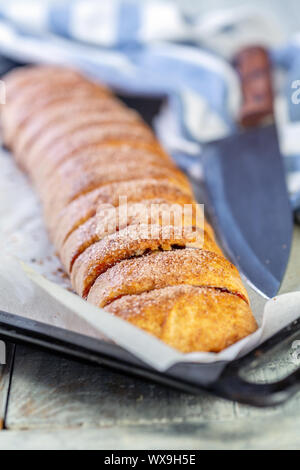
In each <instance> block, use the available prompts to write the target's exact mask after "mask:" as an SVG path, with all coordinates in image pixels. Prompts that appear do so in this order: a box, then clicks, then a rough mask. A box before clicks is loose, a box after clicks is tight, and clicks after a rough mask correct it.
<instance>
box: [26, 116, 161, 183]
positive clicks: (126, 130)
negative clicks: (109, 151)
mask: <svg viewBox="0 0 300 470" xmlns="http://www.w3.org/2000/svg"><path fill="white" fill-rule="evenodd" d="M99 143H103V144H111V145H114V144H117V145H120V144H124V143H129V144H133V145H135V146H136V147H138V148H145V149H149V150H151V149H154V151H156V150H157V151H158V150H159V149H160V146H159V145H158V144H157V141H156V140H155V137H154V135H153V133H152V132H151V131H150V130H149V129H147V128H146V127H145V125H144V124H127V123H123V124H121V123H120V124H103V125H102V126H101V127H100V126H97V125H94V126H91V127H89V128H88V129H82V130H79V131H76V132H74V133H70V134H69V135H68V136H66V138H65V139H64V140H63V141H59V142H57V143H56V144H54V145H53V146H52V147H51V149H48V150H47V151H46V152H44V153H43V156H42V158H41V155H40V154H39V153H37V154H36V153H30V156H29V157H28V162H29V163H28V165H29V167H30V169H31V173H32V176H33V178H34V180H36V181H37V182H38V181H40V180H41V178H43V179H44V178H48V177H49V176H50V175H51V174H53V172H54V171H55V169H56V168H58V167H59V165H61V164H62V163H63V162H64V161H66V160H67V159H68V158H71V157H72V156H73V155H74V153H75V152H76V151H78V150H81V149H84V148H88V147H89V146H91V145H95V144H99Z"/></svg>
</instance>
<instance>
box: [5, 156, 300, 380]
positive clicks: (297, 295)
mask: <svg viewBox="0 0 300 470" xmlns="http://www.w3.org/2000/svg"><path fill="white" fill-rule="evenodd" d="M0 169H1V171H0V188H1V189H0V247H1V250H0V309H1V310H2V311H5V312H8V313H12V314H15V315H20V316H23V317H26V318H29V319H34V320H37V321H40V322H43V323H47V324H50V325H52V326H58V327H60V328H64V329H67V330H71V331H75V332H78V333H81V334H84V335H87V336H91V337H93V338H99V339H106V340H107V341H113V342H115V343H117V344H119V345H120V346H122V347H123V348H125V349H126V350H128V351H129V352H130V353H132V354H134V355H135V356H137V357H138V358H139V359H141V360H143V361H144V362H145V363H147V364H148V365H150V366H152V367H153V368H155V369H157V370H159V371H166V370H167V369H169V368H170V367H171V366H174V365H175V364H178V363H186V362H188V363H199V364H205V365H206V367H203V368H201V367H199V373H200V374H203V377H201V378H200V380H201V381H202V383H203V384H205V382H206V381H208V376H210V377H211V376H212V375H215V374H214V372H216V373H217V374H219V373H221V371H222V368H223V365H225V363H226V362H227V361H232V360H234V359H236V358H238V357H241V356H242V355H244V354H246V353H247V352H249V351H250V350H251V349H253V348H254V347H256V346H258V345H259V344H260V343H262V342H263V341H264V340H266V339H267V338H269V337H270V336H272V335H273V334H275V333H276V332H277V331H279V330H280V329H281V328H283V327H284V326H286V325H288V324H290V323H291V322H293V321H294V320H296V319H297V318H298V317H299V316H300V292H294V293H290V294H285V295H281V296H279V297H277V298H275V299H273V300H270V301H267V300H266V299H264V298H263V297H261V296H260V295H259V294H257V293H256V292H255V291H254V290H253V289H251V287H249V295H250V298H251V301H252V308H253V311H254V315H255V317H256V319H257V321H258V324H259V329H258V331H256V332H255V333H254V334H253V335H251V336H249V337H248V338H245V339H244V340H242V341H240V342H239V343H237V344H235V345H233V346H231V347H230V348H228V349H226V350H225V351H223V352H222V353H219V354H213V353H193V354H181V353H180V352H178V351H175V350H174V349H172V348H170V347H168V346H167V345H165V344H164V343H162V342H161V341H159V340H158V339H156V338H155V337H152V336H151V335H148V334H147V333H145V332H143V331H142V330H140V329H138V328H136V327H134V326H133V325H131V324H129V323H127V322H125V321H123V320H121V319H119V318H117V317H114V316H112V315H111V314H109V313H108V312H106V311H104V310H102V309H99V308H97V307H95V306H93V305H90V304H88V303H87V302H86V301H84V300H83V299H81V298H80V297H79V296H77V295H75V294H73V293H72V292H71V289H70V284H69V280H68V278H67V277H66V276H65V274H64V273H63V270H62V268H61V265H60V262H59V260H58V258H57V257H56V255H55V251H54V248H53V246H52V245H51V243H50V242H49V239H48V237H47V234H46V231H45V228H44V223H43V219H42V215H41V207H40V205H39V202H38V199H37V197H36V195H35V194H34V191H33V189H32V187H31V185H30V183H29V181H28V180H27V178H26V176H24V175H23V174H22V173H21V171H20V170H19V169H18V168H17V167H16V165H15V162H14V160H13V158H12V157H11V155H10V154H9V153H8V152H5V151H4V150H2V151H0ZM299 232H300V230H299V231H298V232H296V240H295V243H294V247H293V253H292V256H291V265H290V267H289V270H288V273H287V282H286V283H285V284H286V286H285V287H284V289H285V290H286V291H288V290H291V289H293V290H297V289H299V290H300V261H299V259H300V258H299V255H300V233H299ZM296 258H298V261H297V259H296ZM297 283H298V285H297ZM222 364H223V365H222ZM208 365H209V367H210V369H211V370H210V372H209V373H208V369H207V367H208ZM214 369H215V371H214ZM197 375H198V371H197ZM198 379H199V377H198Z"/></svg>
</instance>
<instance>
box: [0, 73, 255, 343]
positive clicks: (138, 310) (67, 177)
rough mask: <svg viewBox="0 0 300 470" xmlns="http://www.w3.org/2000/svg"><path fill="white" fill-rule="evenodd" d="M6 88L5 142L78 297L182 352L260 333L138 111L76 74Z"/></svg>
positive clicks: (44, 76)
mask: <svg viewBox="0 0 300 470" xmlns="http://www.w3.org/2000/svg"><path fill="white" fill-rule="evenodd" d="M5 82H6V90H7V104H6V105H5V106H2V107H1V110H0V114H1V125H2V128H3V135H4V140H5V143H6V145H7V146H9V148H11V149H12V150H13V151H14V153H15V156H16V160H17V162H18V163H19V165H20V166H21V167H22V168H23V169H25V171H26V172H27V173H28V175H29V176H30V178H31V180H32V181H33V182H34V184H35V186H36V188H37V190H38V192H39V194H40V196H41V199H42V203H43V206H44V215H45V220H46V223H47V226H48V229H49V232H50V236H51V238H52V240H53V241H54V243H55V246H56V248H57V249H58V251H59V254H60V257H61V259H62V261H63V263H64V264H65V267H66V270H67V271H69V272H71V281H72V284H73V287H74V289H75V290H76V292H77V293H78V294H80V295H81V296H83V297H84V298H86V297H87V298H88V301H89V302H91V303H93V304H95V305H98V306H102V307H104V308H105V309H107V311H109V312H111V313H112V314H114V315H117V316H119V317H121V318H124V319H126V320H128V321H130V322H131V323H133V324H134V325H136V326H139V327H140V328H143V329H144V330H146V331H148V332H149V333H151V334H155V335H156V336H157V337H158V338H160V339H161V340H163V341H165V342H166V343H167V344H169V345H170V346H172V347H174V348H177V349H178V350H180V351H183V352H192V351H212V352H219V351H221V350H222V349H224V348H226V347H227V346H230V345H231V344H233V343H234V342H236V341H238V340H239V339H242V338H244V337H245V336H246V335H247V334H250V333H252V332H253V331H255V329H256V323H255V320H254V318H253V316H252V314H251V310H250V307H249V299H248V296H247V292H246V290H245V288H244V286H243V284H242V282H241V279H240V276H239V274H238V272H237V270H236V268H235V267H234V266H233V265H232V264H231V263H229V262H228V261H227V260H226V259H225V258H224V257H223V255H222V253H221V250H220V248H219V247H218V245H217V243H216V241H215V237H214V232H213V229H212V228H211V226H210V225H209V224H208V223H207V222H206V221H204V220H203V210H202V208H199V207H198V206H197V205H196V203H195V201H194V199H193V194H192V190H191V187H190V184H189V182H188V180H187V178H186V177H185V176H184V175H183V174H182V173H181V172H180V171H179V170H178V169H177V168H176V167H175V165H174V164H173V162H172V160H171V159H170V158H169V156H168V155H167V154H166V152H165V151H164V150H163V149H162V147H161V146H160V144H159V142H158V141H157V139H156V138H155V136H154V134H153V132H152V131H151V130H150V129H149V128H148V127H147V126H146V124H145V123H144V122H143V121H142V120H141V118H140V117H139V116H138V115H137V114H136V113H135V112H132V111H130V110H128V109H127V108H126V106H125V105H124V104H123V103H121V102H120V101H119V100H118V99H117V98H115V97H113V96H112V94H111V92H110V91H109V90H107V89H106V88H105V87H103V86H101V85H100V86H99V85H97V84H95V83H94V82H93V81H91V80H88V79H86V78H84V77H83V76H82V75H81V74H80V73H78V72H77V71H76V70H71V69H67V68H63V67H57V66H41V67H26V68H22V69H20V70H18V71H14V72H12V73H10V74H8V75H7V76H6V78H5ZM125 198H127V199H125ZM187 204H188V205H189V210H188V209H187V207H186V205H187ZM104 205H105V207H104ZM104 209H105V210H104ZM124 209H126V210H124ZM141 209H142V210H141ZM182 209H183V210H184V212H183V214H182ZM186 211H187V212H186ZM99 314H100V312H99Z"/></svg>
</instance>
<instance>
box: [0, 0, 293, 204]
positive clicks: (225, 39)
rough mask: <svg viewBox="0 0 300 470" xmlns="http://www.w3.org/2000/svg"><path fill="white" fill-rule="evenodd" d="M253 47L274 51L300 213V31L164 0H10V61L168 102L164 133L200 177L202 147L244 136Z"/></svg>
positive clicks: (2, 46) (2, 25)
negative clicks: (247, 67)
mask: <svg viewBox="0 0 300 470" xmlns="http://www.w3.org/2000/svg"><path fill="white" fill-rule="evenodd" d="M247 44H261V45H265V46H267V47H268V48H269V49H270V51H271V56H272V59H273V62H274V66H275V69H276V70H277V74H276V75H277V80H276V82H277V85H276V86H277V97H276V109H277V122H278V127H279V130H280V140H281V146H282V151H283V154H284V157H285V159H284V161H285V166H286V170H287V181H288V187H289V191H290V194H291V201H292V204H293V206H294V208H295V209H300V92H299V90H300V34H299V35H295V36H294V37H292V38H289V39H288V40H287V39H286V37H285V34H284V32H283V31H282V29H281V27H280V25H279V24H278V23H277V21H276V19H275V18H271V17H270V13H269V12H266V13H265V14H264V13H263V12H262V11H261V9H260V10H259V11H258V10H255V9H248V8H247V9H245V8H241V9H235V10H234V11H231V10H227V11H219V12H214V13H212V14H209V15H206V16H201V17H200V18H197V17H188V16H187V15H185V14H183V12H181V11H180V9H178V8H177V7H176V5H175V4H174V3H172V2H166V1H156V0H153V1H147V2H144V1H138V0H101V2H99V1H98V0H54V1H53V0H10V1H9V2H7V1H4V0H2V1H0V53H1V54H2V55H3V56H6V57H10V58H12V59H14V60H18V61H21V62H45V63H61V64H71V65H75V66H76V67H79V68H80V69H82V70H83V71H84V72H86V73H87V74H89V75H91V76H92V77H94V78H99V79H101V81H104V82H105V83H107V84H108V85H110V86H111V87H113V88H114V89H115V90H117V91H119V92H126V93H133V94H135V95H136V94H139V95H141V96H164V97H166V98H167V99H166V104H165V106H164V107H163V109H162V111H161V113H160V115H159V116H158V118H157V119H156V131H157V133H158V136H159V138H160V139H161V141H162V143H163V144H164V145H165V147H166V148H167V149H168V150H169V152H170V153H171V154H172V155H173V157H174V158H175V159H176V160H177V163H178V164H179V165H180V166H181V167H182V168H183V169H185V170H186V171H187V172H189V173H191V174H193V175H194V176H199V177H200V176H201V171H199V170H200V167H199V162H200V161H201V159H199V158H197V157H199V156H200V155H201V147H202V145H203V144H205V143H206V142H209V141H211V140H216V139H218V138H221V137H224V136H227V135H229V134H230V133H232V132H234V131H235V130H236V127H235V122H236V118H237V115H238V111H239V109H240V105H241V93H240V85H239V79H238V77H237V75H236V73H235V71H234V69H233V68H232V66H231V59H232V57H233V55H234V53H235V52H237V50H238V49H239V48H241V47H242V46H244V45H247Z"/></svg>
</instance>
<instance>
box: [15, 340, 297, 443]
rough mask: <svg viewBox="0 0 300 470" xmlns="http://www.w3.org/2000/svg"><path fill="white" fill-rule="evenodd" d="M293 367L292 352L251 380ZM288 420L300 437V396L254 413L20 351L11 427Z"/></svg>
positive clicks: (271, 377)
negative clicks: (293, 420) (287, 417)
mask: <svg viewBox="0 0 300 470" xmlns="http://www.w3.org/2000/svg"><path fill="white" fill-rule="evenodd" d="M299 337H300V336H299ZM292 366H293V361H292V356H291V352H290V350H289V349H287V351H286V354H282V353H280V354H278V357H276V356H274V357H272V360H271V362H270V363H268V364H266V365H264V366H263V367H262V368H261V369H258V370H256V371H255V372H254V373H252V376H251V379H253V380H258V381H260V382H265V381H271V380H275V379H278V378H280V377H281V376H283V375H285V373H286V371H287V370H288V369H291V367H292ZM289 414H291V415H293V417H294V416H295V426H298V435H299V436H300V394H298V395H297V396H296V397H295V398H294V399H292V400H290V401H289V402H288V403H287V404H286V405H284V406H282V407H279V408H272V409H267V410H259V409H252V408H250V407H246V406H240V405H238V404H236V403H231V402H227V401H224V400H220V399H216V398H214V397H211V396H209V395H207V394H205V393H203V394H201V395H200V396H197V397H196V396H191V395H187V394H184V393H179V392H176V391H173V390H169V389H167V388H164V387H162V386H159V385H155V384H151V383H147V382H144V381H143V380H140V379H136V378H129V377H124V376H122V375H120V374H116V373H114V372H111V371H108V370H106V369H102V368H100V367H94V366H90V365H85V364H80V363H77V362H75V361H71V360H67V359H63V358H59V357H56V356H53V355H51V354H48V353H44V352H39V351H37V350H35V349H33V348H29V347H23V346H18V347H17V353H16V359H15V367H14V374H13V379H12V385H11V391H10V401H9V408H8V414H7V417H6V427H7V429H10V430H24V429H32V430H34V429H44V430H53V429H60V430H63V429H67V428H69V429H72V428H79V427H84V428H97V427H98V428H107V427H114V428H115V429H117V428H119V427H120V426H139V425H143V426H153V425H158V424H159V425H168V426H170V425H175V424H184V425H186V426H187V425H197V426H200V427H201V426H204V425H207V424H209V423H216V422H217V423H221V422H223V423H225V422H226V423H228V426H229V428H230V427H231V426H232V425H233V423H235V422H236V421H239V420H240V419H248V420H249V421H250V422H251V423H252V424H251V426H252V425H253V420H254V419H255V420H256V419H258V420H262V421H264V420H265V419H266V418H277V419H278V422H280V423H281V422H282V420H283V419H284V418H285V417H286V416H287V415H289ZM244 425H245V421H244ZM247 427H249V426H247ZM241 429H242V428H241ZM270 430H271V431H272V427H271V428H270Z"/></svg>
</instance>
